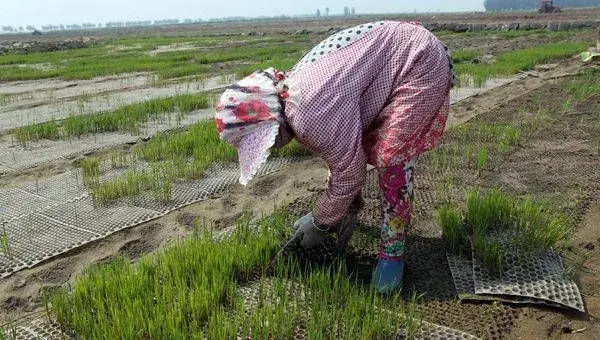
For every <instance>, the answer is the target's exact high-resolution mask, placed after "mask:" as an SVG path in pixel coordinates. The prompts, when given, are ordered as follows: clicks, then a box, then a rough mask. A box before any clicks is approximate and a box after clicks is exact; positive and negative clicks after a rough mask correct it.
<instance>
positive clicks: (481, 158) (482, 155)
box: [477, 146, 488, 176]
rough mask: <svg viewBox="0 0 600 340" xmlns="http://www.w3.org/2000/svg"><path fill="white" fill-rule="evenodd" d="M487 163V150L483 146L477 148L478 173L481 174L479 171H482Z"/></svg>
mask: <svg viewBox="0 0 600 340" xmlns="http://www.w3.org/2000/svg"><path fill="white" fill-rule="evenodd" d="M487 164H488V150H487V148H486V147H485V146H483V147H481V149H479V152H478V153H477V171H478V172H479V175H480V176H481V171H483V170H484V169H485V168H486V167H487Z"/></svg>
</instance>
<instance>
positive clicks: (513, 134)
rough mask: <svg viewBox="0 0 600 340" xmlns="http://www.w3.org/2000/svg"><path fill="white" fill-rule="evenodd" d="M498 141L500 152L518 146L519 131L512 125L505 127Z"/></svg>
mask: <svg viewBox="0 0 600 340" xmlns="http://www.w3.org/2000/svg"><path fill="white" fill-rule="evenodd" d="M499 139H500V140H499V144H500V151H502V152H507V151H508V150H509V149H510V147H512V146H516V145H518V144H519V141H520V140H521V130H520V129H519V128H517V127H516V126H513V125H509V126H506V128H505V129H504V131H503V132H502V134H501V135H500V138H499Z"/></svg>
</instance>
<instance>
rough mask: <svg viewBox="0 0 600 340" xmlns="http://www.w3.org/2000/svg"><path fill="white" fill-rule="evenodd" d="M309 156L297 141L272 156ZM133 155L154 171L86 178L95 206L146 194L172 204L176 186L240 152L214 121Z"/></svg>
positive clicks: (139, 148) (163, 137) (167, 135)
mask: <svg viewBox="0 0 600 340" xmlns="http://www.w3.org/2000/svg"><path fill="white" fill-rule="evenodd" d="M308 154H309V151H308V150H306V149H304V148H303V147H301V146H300V144H298V142H296V141H292V142H291V143H289V144H288V145H286V146H285V147H284V148H282V149H280V150H276V149H272V152H271V155H272V156H273V157H291V156H302V155H308ZM134 155H135V156H136V157H137V158H139V159H142V160H145V161H147V162H150V164H151V169H147V170H142V171H139V170H130V171H127V172H126V173H125V174H123V175H121V176H118V177H116V178H113V179H111V180H109V181H106V182H103V183H101V184H97V182H98V181H97V179H96V177H97V176H98V175H99V174H95V175H94V176H89V178H88V177H86V178H85V179H86V183H96V184H97V185H92V186H91V190H92V197H93V198H94V199H95V200H96V202H98V203H100V204H106V203H109V202H111V201H113V200H116V199H119V198H122V197H130V198H135V197H136V196H138V195H140V194H142V193H143V192H146V191H149V192H151V193H152V194H153V196H154V198H155V199H157V200H159V201H169V200H170V198H171V187H172V183H173V182H175V181H177V180H181V179H198V178H201V177H202V176H203V175H204V172H205V171H206V169H208V168H209V167H210V166H212V165H214V164H215V163H217V162H228V161H236V160H237V150H236V149H235V148H234V147H232V146H231V145H229V144H228V143H226V142H225V141H223V140H221V139H220V137H219V134H218V133H217V128H216V126H215V122H214V121H212V120H211V121H204V122H199V123H196V124H194V125H192V126H190V127H189V128H188V129H187V130H186V131H184V132H179V133H164V134H159V135H158V136H156V137H155V138H153V139H152V140H150V141H149V142H148V143H146V144H142V145H139V146H136V148H135V149H134ZM88 163H90V162H86V163H85V164H82V168H84V170H85V172H84V174H85V173H92V171H95V170H88V168H89V167H90V166H89V165H88ZM94 169H95V168H94Z"/></svg>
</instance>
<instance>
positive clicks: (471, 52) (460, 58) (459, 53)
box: [452, 48, 483, 64]
mask: <svg viewBox="0 0 600 340" xmlns="http://www.w3.org/2000/svg"><path fill="white" fill-rule="evenodd" d="M482 54H483V53H482V52H481V50H476V49H471V48H465V49H460V50H455V51H452V62H453V63H455V64H460V63H465V62H473V60H474V59H475V58H477V57H480V56H481V55H482Z"/></svg>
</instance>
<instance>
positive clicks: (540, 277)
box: [473, 252, 585, 312]
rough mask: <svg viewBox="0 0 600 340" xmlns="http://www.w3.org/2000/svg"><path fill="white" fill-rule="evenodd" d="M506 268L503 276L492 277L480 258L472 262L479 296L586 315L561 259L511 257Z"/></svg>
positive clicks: (550, 255) (556, 256)
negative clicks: (543, 304)
mask: <svg viewBox="0 0 600 340" xmlns="http://www.w3.org/2000/svg"><path fill="white" fill-rule="evenodd" d="M504 264H505V270H504V274H503V275H502V277H497V276H494V275H490V274H489V272H488V271H487V270H486V269H485V268H484V267H483V265H482V263H481V261H480V260H479V259H478V258H477V257H475V258H474V259H473V281H474V284H475V293H476V294H490V295H505V296H519V297H524V298H526V299H535V300H543V301H548V302H549V304H551V305H555V304H559V305H562V306H565V307H568V308H572V309H575V310H578V311H580V312H585V307H584V304H583V300H582V298H581V294H580V292H579V288H578V287H577V285H576V284H575V282H573V281H572V280H569V279H568V278H566V271H565V268H564V265H563V260H562V258H561V257H560V256H559V255H557V254H554V253H551V252H549V253H547V254H544V255H542V256H539V257H536V258H535V259H533V258H526V257H522V256H520V255H519V254H517V253H509V254H507V256H506V258H505V259H504Z"/></svg>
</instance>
